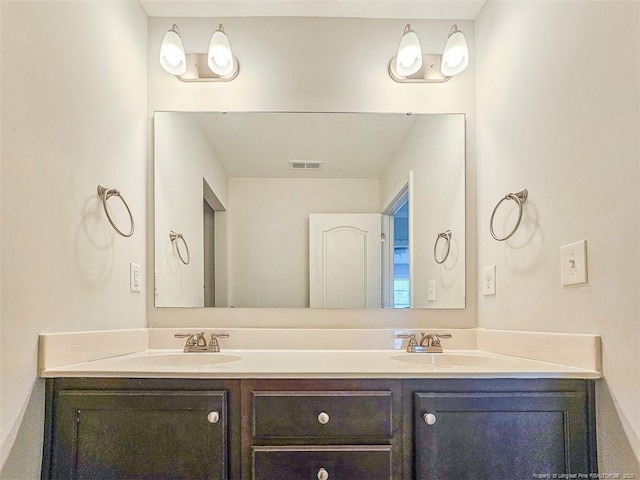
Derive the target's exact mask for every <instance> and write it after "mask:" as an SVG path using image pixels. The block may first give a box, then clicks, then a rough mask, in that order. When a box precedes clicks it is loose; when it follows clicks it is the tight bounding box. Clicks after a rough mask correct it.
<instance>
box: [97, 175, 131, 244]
mask: <svg viewBox="0 0 640 480" xmlns="http://www.w3.org/2000/svg"><path fill="white" fill-rule="evenodd" d="M98 196H99V197H100V200H102V206H103V207H104V213H106V214H107V219H108V220H109V223H110V224H111V226H112V227H113V229H114V230H115V231H116V232H118V233H119V234H120V235H122V236H123V237H130V236H131V235H133V231H134V230H135V225H134V223H133V215H132V214H131V209H130V208H129V205H127V202H126V201H125V199H124V197H123V196H122V195H121V194H120V192H119V191H118V190H116V189H115V188H107V187H105V186H104V185H102V184H99V185H98ZM111 197H118V198H119V199H120V201H121V202H122V203H123V204H124V206H125V208H126V209H127V213H128V214H129V220H130V221H131V230H129V233H124V232H123V231H122V230H120V229H119V228H118V227H116V224H115V223H113V219H112V218H111V214H110V213H109V209H108V208H107V200H109V199H110V198H111Z"/></svg>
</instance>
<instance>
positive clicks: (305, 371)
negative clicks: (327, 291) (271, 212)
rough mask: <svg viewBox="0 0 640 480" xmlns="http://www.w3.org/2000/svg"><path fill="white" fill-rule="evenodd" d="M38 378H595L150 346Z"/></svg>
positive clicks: (420, 358) (534, 369)
mask: <svg viewBox="0 0 640 480" xmlns="http://www.w3.org/2000/svg"><path fill="white" fill-rule="evenodd" d="M40 376H41V377H43V378H54V377H112V378H113V377H122V378H583V379H593V378H600V377H601V373H600V372H599V371H597V370H590V369H587V368H578V367H575V366H568V365H563V364H560V363H552V362H545V361H539V360H533V359H527V358H519V357H515V356H510V355H500V354H495V353H490V352H483V351H479V350H464V349H462V350H446V351H445V352H444V353H436V354H428V353H412V354H408V353H406V352H405V351H404V350H397V349H396V350H348V349H339V350H323V349H316V350H292V349H285V350H278V349H264V350H260V349H251V350H240V349H223V351H222V352H221V353H183V352H182V350H171V349H150V350H144V351H140V352H136V353H130V354H124V355H117V356H112V357H108V358H102V359H96V360H92V361H82V362H78V363H72V364H68V365H62V366H57V367H51V368H45V369H43V370H41V372H40Z"/></svg>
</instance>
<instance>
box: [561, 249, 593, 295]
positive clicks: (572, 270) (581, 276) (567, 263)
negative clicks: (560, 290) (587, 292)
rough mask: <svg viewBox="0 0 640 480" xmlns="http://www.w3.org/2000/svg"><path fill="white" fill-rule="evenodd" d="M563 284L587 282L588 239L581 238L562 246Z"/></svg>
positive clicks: (565, 285)
mask: <svg viewBox="0 0 640 480" xmlns="http://www.w3.org/2000/svg"><path fill="white" fill-rule="evenodd" d="M560 262H561V264H560V271H561V278H562V285H563V286H564V287H567V286H569V285H579V284H581V283H587V241H586V240H581V241H579V242H576V243H572V244H570V245H565V246H563V247H562V248H560Z"/></svg>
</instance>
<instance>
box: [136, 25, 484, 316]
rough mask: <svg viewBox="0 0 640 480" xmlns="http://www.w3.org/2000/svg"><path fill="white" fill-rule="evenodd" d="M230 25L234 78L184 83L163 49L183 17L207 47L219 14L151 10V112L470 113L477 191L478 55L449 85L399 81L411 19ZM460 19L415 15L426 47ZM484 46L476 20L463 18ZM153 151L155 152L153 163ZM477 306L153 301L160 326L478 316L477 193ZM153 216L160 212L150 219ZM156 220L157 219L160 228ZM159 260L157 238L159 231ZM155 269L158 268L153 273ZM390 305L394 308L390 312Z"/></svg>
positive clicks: (439, 42)
mask: <svg viewBox="0 0 640 480" xmlns="http://www.w3.org/2000/svg"><path fill="white" fill-rule="evenodd" d="M221 20H222V21H223V22H224V26H225V30H226V32H227V34H228V35H229V38H230V41H231V44H232V46H233V49H234V53H235V55H236V56H237V58H238V60H239V62H240V73H239V75H238V77H237V78H236V79H235V80H234V81H233V82H229V83H215V84H211V83H201V84H193V83H191V84H188V83H183V82H180V81H179V80H177V79H176V78H174V77H172V76H171V75H169V74H167V73H166V72H164V71H163V70H162V68H161V67H160V65H159V63H158V49H159V47H160V43H161V41H162V36H163V35H164V33H165V32H166V31H167V30H168V29H169V28H171V25H172V24H173V23H177V24H178V26H179V27H180V32H181V35H182V39H183V41H184V44H185V49H186V50H187V51H190V52H195V51H205V50H206V48H207V46H208V44H209V40H210V37H211V33H212V28H213V27H212V25H213V24H212V22H211V19H203V18H200V19H196V18H180V19H174V18H150V19H149V58H148V62H149V63H148V66H149V77H148V80H149V118H151V116H152V114H153V112H154V111H157V110H182V111H272V110H273V111H336V112H343V111H355V112H416V113H452V112H454V113H465V114H466V120H467V134H466V139H467V145H466V147H467V187H466V188H467V192H466V194H467V199H474V198H475V158H474V142H475V140H474V132H475V128H474V125H475V88H474V85H475V62H474V59H473V57H472V59H471V65H470V67H469V68H468V70H467V71H465V72H464V73H463V74H461V75H460V76H458V77H456V78H455V79H453V80H451V81H450V82H448V83H445V84H440V85H424V84H417V85H416V84H398V83H396V82H394V81H393V80H391V78H390V77H389V75H388V73H387V67H388V64H389V60H390V59H391V57H393V56H394V54H395V51H396V50H397V48H398V41H399V38H400V36H401V34H402V31H403V28H404V25H405V23H407V22H406V21H403V20H364V19H348V18H339V19H337V18H285V17H282V18H277V17H275V18H274V17H271V18H225V19H221ZM452 23H453V22H451V21H446V20H445V21H442V20H438V21H436V20H411V26H412V27H413V29H414V30H415V31H416V32H417V33H418V35H419V36H420V41H421V43H422V46H423V48H424V49H425V51H428V52H431V53H436V52H439V51H440V50H441V49H442V47H443V45H444V42H445V39H446V37H447V34H448V32H449V29H450V27H451V24H452ZM457 24H458V26H459V27H460V29H462V30H463V31H464V33H465V35H466V37H467V40H468V42H469V47H470V49H471V52H473V49H474V25H473V22H471V21H460V22H457ZM151 162H152V158H150V159H149V164H150V165H151ZM469 201H471V203H467V207H468V208H467V234H466V245H467V265H466V269H467V270H466V271H467V275H466V278H467V279H466V282H467V293H468V297H467V308H466V309H465V310H457V311H451V310H431V311H427V310H416V311H406V310H403V311H398V312H390V313H389V312H387V313H384V312H376V311H369V310H361V311H360V310H353V311H343V312H332V315H331V318H327V316H326V314H322V312H319V313H318V312H314V311H312V310H302V309H295V310H291V309H287V311H283V310H278V309H260V310H247V309H199V308H192V309H189V310H180V311H179V315H178V314H177V311H176V310H174V309H158V308H152V307H151V306H152V305H153V303H152V302H153V296H152V295H148V297H147V298H148V302H149V303H148V306H149V307H150V308H149V312H148V319H149V322H150V324H151V325H152V326H158V327H159V326H176V325H183V326H195V325H199V326H209V325H225V326H226V325H237V326H241V325H242V326H251V325H272V326H303V327H304V326H323V325H324V326H330V325H331V326H334V327H340V326H342V327H344V326H349V325H352V326H355V325H358V326H366V325H380V324H383V325H387V326H391V325H402V326H407V327H408V326H412V325H423V326H426V325H429V326H434V327H435V326H443V327H446V326H450V327H473V326H475V321H476V320H475V315H476V311H475V305H476V297H475V295H476V287H475V282H476V278H475V273H472V272H475V267H476V264H475V206H474V205H475V203H474V202H473V200H467V202H469ZM149 221H150V222H151V221H152V219H150V220H149ZM150 230H152V228H151V229H150ZM148 245H149V257H148V258H149V261H152V260H151V259H152V258H153V254H152V245H153V243H152V239H150V240H149V244H148ZM152 275H153V269H152V267H150V268H149V269H148V278H149V280H150V281H151V279H152V278H153V277H152ZM382 313H384V315H382Z"/></svg>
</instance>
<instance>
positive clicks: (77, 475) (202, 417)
mask: <svg viewBox="0 0 640 480" xmlns="http://www.w3.org/2000/svg"><path fill="white" fill-rule="evenodd" d="M54 401H55V404H56V416H55V420H54V427H53V428H54V433H53V458H52V472H51V478H54V479H64V480H68V479H90V480H97V479H116V478H122V479H124V478H126V479H154V480H158V479H168V478H181V479H216V480H219V479H224V478H227V440H226V439H227V434H226V432H227V411H226V392H219V391H215V392H213V391H197V392H196V391H192V392H189V391H181V392H177V391H132V390H126V391H124V390H123V391H113V390H111V391H98V390H96V391H91V390H82V391H74V390H68V391H60V392H58V394H57V396H56V398H55V400H54ZM214 412H217V414H216V413H214Z"/></svg>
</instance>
